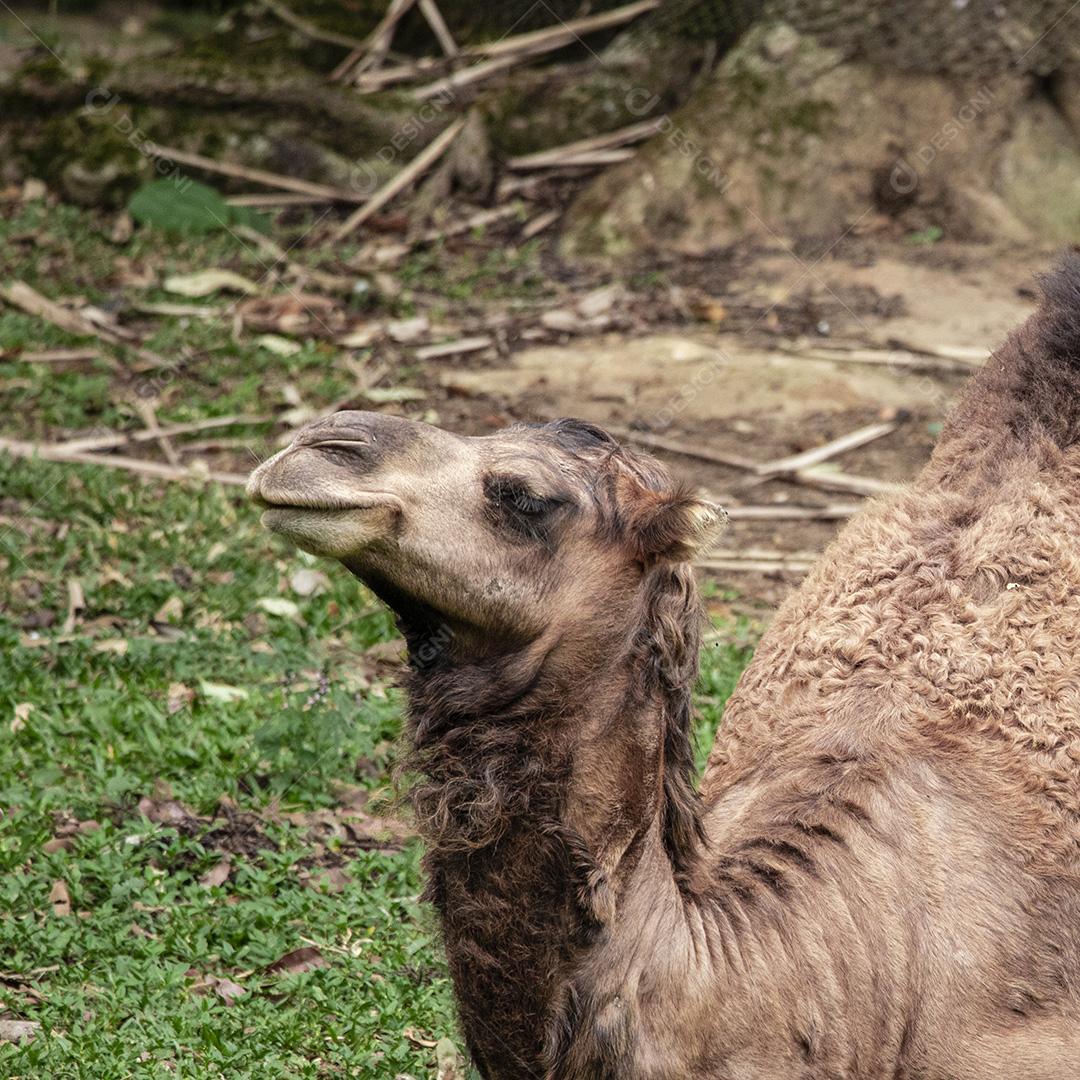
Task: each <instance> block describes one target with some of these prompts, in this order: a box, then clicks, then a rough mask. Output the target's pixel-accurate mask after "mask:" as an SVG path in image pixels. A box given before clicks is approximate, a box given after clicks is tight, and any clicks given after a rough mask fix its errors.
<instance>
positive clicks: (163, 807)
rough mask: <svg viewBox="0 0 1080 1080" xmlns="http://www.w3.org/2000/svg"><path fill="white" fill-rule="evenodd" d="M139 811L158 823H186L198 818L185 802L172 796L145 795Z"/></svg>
mask: <svg viewBox="0 0 1080 1080" xmlns="http://www.w3.org/2000/svg"><path fill="white" fill-rule="evenodd" d="M138 811H139V813H140V814H142V816H143V817H145V818H147V819H148V820H150V821H153V822H155V823H156V824H158V825H186V824H188V823H189V822H193V821H197V820H198V818H196V816H195V815H194V814H193V813H192V812H191V811H190V810H189V809H188V808H187V807H186V806H184V804H183V803H181V802H177V800H176V799H172V798H153V799H151V798H148V797H147V796H145V795H144V796H143V797H142V798H141V799H140V800H139V802H138ZM140 839H141V838H140Z"/></svg>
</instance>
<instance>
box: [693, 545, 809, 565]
mask: <svg viewBox="0 0 1080 1080" xmlns="http://www.w3.org/2000/svg"><path fill="white" fill-rule="evenodd" d="M820 555H821V552H820V551H777V550H776V549H775V548H757V547H747V548H739V549H738V550H737V551H732V550H728V549H726V548H712V549H711V550H709V551H706V552H705V554H704V555H702V558H703V559H729V560H731V561H732V562H811V563H812V562H813V561H814V560H815V559H817V558H819V557H820Z"/></svg>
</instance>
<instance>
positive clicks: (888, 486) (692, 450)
mask: <svg viewBox="0 0 1080 1080" xmlns="http://www.w3.org/2000/svg"><path fill="white" fill-rule="evenodd" d="M606 426H607V430H608V431H610V432H611V434H612V435H615V436H617V437H618V438H621V439H627V440H629V441H631V442H636V443H640V444H641V445H642V446H648V447H651V448H652V449H654V450H667V451H668V452H669V453H672V454H682V455H683V456H684V457H690V458H696V459H697V460H698V461H708V462H710V463H712V464H713V465H725V466H727V467H729V468H733V469H743V470H745V471H746V472H752V473H755V474H756V473H757V471H758V469H759V468H761V464H760V463H759V462H756V461H751V460H750V459H749V458H744V457H742V456H740V455H738V454H723V453H718V452H717V451H715V450H706V449H704V448H702V447H697V446H690V445H688V444H687V443H683V442H679V441H678V440H677V439H668V438H664V437H661V436H659V435H647V434H645V433H644V432H640V431H633V430H631V429H629V428H619V427H614V426H612V425H610V424H609V425H606ZM766 464H767V463H766ZM773 478H775V479H783V480H789V481H791V482H793V483H797V484H805V485H806V486H807V487H816V488H824V489H825V490H826V491H842V492H846V493H847V494H849V495H892V494H895V493H896V492H898V491H903V490H904V485H903V484H897V483H893V482H892V481H889V480H875V479H874V478H873V477H868V476H850V475H849V474H847V473H841V472H831V471H827V470H822V471H820V472H819V471H817V470H815V469H800V470H798V471H797V472H790V473H783V474H778V475H777V476H775V477H772V476H769V477H766V479H773Z"/></svg>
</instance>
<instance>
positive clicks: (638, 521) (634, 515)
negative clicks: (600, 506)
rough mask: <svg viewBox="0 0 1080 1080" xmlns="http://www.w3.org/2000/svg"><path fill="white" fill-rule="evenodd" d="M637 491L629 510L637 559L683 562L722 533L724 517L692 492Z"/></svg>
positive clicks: (633, 495) (717, 509)
mask: <svg viewBox="0 0 1080 1080" xmlns="http://www.w3.org/2000/svg"><path fill="white" fill-rule="evenodd" d="M634 486H635V487H636V488H637V490H636V491H635V492H633V494H631V495H630V496H629V498H627V500H626V502H625V503H624V505H625V506H627V507H629V518H630V527H631V532H632V536H633V538H634V542H635V546H636V548H637V553H638V555H639V557H641V558H643V559H662V560H670V561H671V562H685V561H687V560H689V559H693V558H694V557H695V556H696V555H698V554H699V553H700V552H702V551H705V550H708V548H709V547H710V546H711V545H712V543H713V542H714V541H715V540H716V538H717V537H718V536H719V535H720V533H721V532H722V531H723V528H724V526H725V524H726V523H727V514H725V513H724V511H723V510H722V509H721V508H720V507H719V506H717V505H716V504H715V503H711V502H708V501H707V500H705V499H702V498H700V497H699V496H697V495H695V494H694V493H693V492H691V491H686V490H675V491H649V490H647V489H645V488H642V487H639V486H638V485H636V484H635V485H634Z"/></svg>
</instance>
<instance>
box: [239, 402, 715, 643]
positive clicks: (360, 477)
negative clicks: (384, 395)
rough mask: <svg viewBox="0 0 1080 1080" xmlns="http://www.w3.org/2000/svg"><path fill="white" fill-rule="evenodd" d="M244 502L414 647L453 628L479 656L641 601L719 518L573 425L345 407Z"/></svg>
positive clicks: (658, 472)
mask: <svg viewBox="0 0 1080 1080" xmlns="http://www.w3.org/2000/svg"><path fill="white" fill-rule="evenodd" d="M248 494H249V495H250V497H251V498H252V499H253V500H254V501H255V502H256V503H257V504H259V505H260V506H262V507H263V508H264V513H263V518H262V520H263V523H264V524H265V525H266V526H267V527H268V528H270V529H272V530H273V531H274V532H277V533H280V534H281V535H282V536H284V537H286V538H288V539H289V540H292V541H293V542H294V543H296V544H297V545H298V546H299V547H301V548H303V549H304V550H305V551H309V552H311V553H313V554H316V555H322V556H329V557H331V558H335V559H338V560H339V561H340V562H342V563H343V564H344V565H345V566H346V567H347V568H348V569H349V570H350V571H352V572H353V573H354V574H355V575H356V576H357V577H359V578H360V579H361V580H362V581H364V582H365V583H366V584H367V585H368V586H369V587H370V588H371V589H372V590H373V591H374V592H375V593H376V594H377V595H378V596H380V597H381V598H382V599H383V600H384V601H385V602H386V603H387V604H388V605H389V606H390V607H391V608H392V609H393V610H394V611H395V613H396V614H397V616H398V617H399V619H400V621H401V623H402V625H403V629H404V630H405V632H406V637H407V638H408V637H409V631H410V629H412V630H413V631H414V632H425V633H430V632H431V630H432V628H433V627H445V628H446V629H447V631H448V633H449V635H451V636H452V637H453V640H454V641H455V643H456V647H458V648H463V649H465V650H466V651H472V652H473V653H479V652H483V651H485V650H486V651H487V652H488V653H490V652H492V651H501V649H503V648H505V647H512V646H513V645H514V644H515V643H525V642H528V641H530V640H534V639H536V638H538V637H540V636H541V635H544V634H545V633H547V632H554V633H558V634H560V635H561V634H564V633H566V632H568V631H572V629H573V624H575V623H581V622H582V621H584V620H589V619H596V617H597V616H598V615H599V616H602V617H604V618H607V617H608V615H609V613H610V611H611V610H612V608H613V606H614V607H615V608H617V607H618V606H619V605H620V604H622V605H623V606H624V607H626V608H629V607H631V606H633V605H632V603H631V601H632V595H631V594H632V593H633V592H634V590H635V588H636V587H637V586H638V585H640V583H641V582H642V581H643V580H644V578H645V577H646V576H647V575H648V574H649V572H650V570H652V569H654V568H655V567H657V566H658V565H661V564H665V563H668V564H670V563H673V562H685V561H686V560H687V559H688V558H690V557H691V555H692V554H693V552H694V551H695V550H696V549H697V548H698V547H699V546H700V545H701V544H703V543H705V542H706V541H707V540H708V538H709V537H710V536H711V534H712V533H713V532H714V530H715V529H716V528H717V527H718V526H719V524H720V523H721V521H722V517H723V515H722V512H721V511H719V510H718V509H717V508H716V507H715V506H713V505H711V504H710V503H707V502H705V501H703V500H701V499H699V498H697V497H695V496H694V495H693V494H692V493H690V492H688V491H686V490H685V489H683V488H680V487H679V486H678V485H676V484H674V483H673V482H672V480H671V478H670V477H669V476H668V474H667V472H666V471H665V470H664V469H663V467H662V466H660V465H659V464H658V463H656V462H655V461H653V460H651V459H649V458H646V457H644V456H642V455H638V454H636V453H633V452H631V451H629V450H626V449H624V448H622V447H621V446H620V445H619V444H618V443H617V442H615V440H614V439H612V438H611V436H609V435H608V434H607V433H606V432H604V431H602V430H600V429H599V428H597V427H595V426H593V425H592V424H588V423H585V422H583V421H578V420H558V421H554V422H552V423H548V424H543V425H535V426H524V425H522V426H516V427H512V428H509V429H507V430H505V431H501V432H498V433H496V434H493V435H485V436H479V437H465V436H460V435H454V434H451V433H449V432H447V431H443V430H441V429H439V428H436V427H432V426H430V425H428V424H422V423H416V422H413V421H410V420H404V419H401V418H399V417H394V416H387V415H383V414H380V413H369V412H339V413H335V414H333V415H331V416H328V417H326V418H325V419H322V420H319V421H316V422H314V423H312V424H309V425H308V426H307V427H305V428H304V429H302V430H301V431H300V433H299V434H298V435H297V437H296V439H295V440H294V441H293V443H292V445H291V446H289V447H288V448H287V449H285V450H283V451H281V452H280V453H279V454H277V455H276V456H274V457H272V458H271V459H270V460H268V461H266V462H264V463H263V464H262V465H260V466H259V467H258V468H257V469H256V470H255V471H254V473H253V474H252V476H251V478H250V480H249V482H248ZM411 645H412V642H410V646H411ZM470 658H471V657H470Z"/></svg>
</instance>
